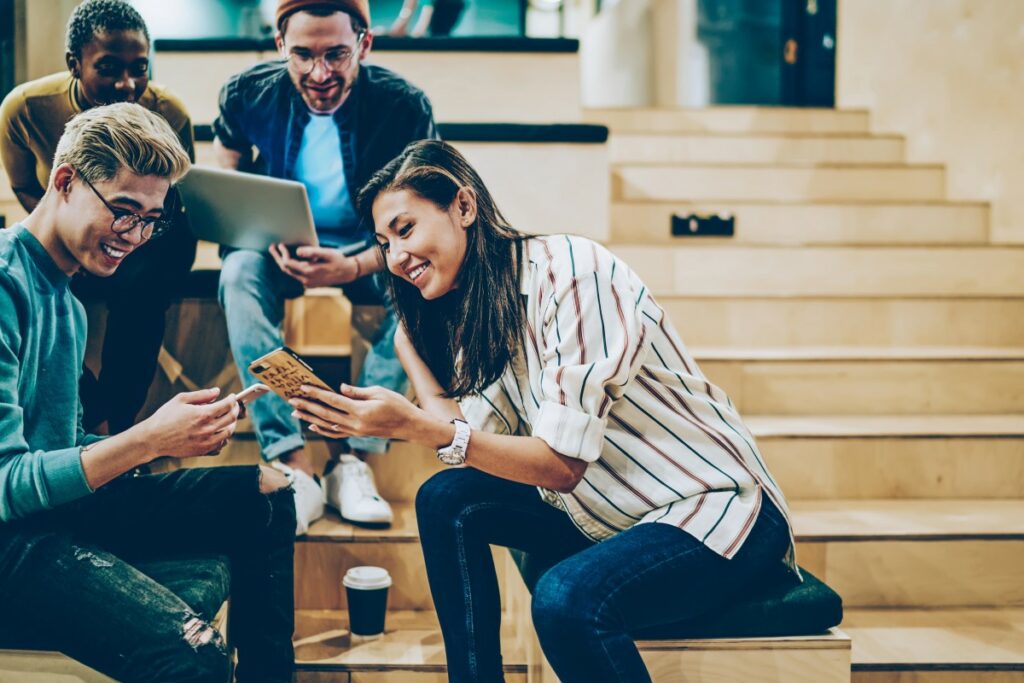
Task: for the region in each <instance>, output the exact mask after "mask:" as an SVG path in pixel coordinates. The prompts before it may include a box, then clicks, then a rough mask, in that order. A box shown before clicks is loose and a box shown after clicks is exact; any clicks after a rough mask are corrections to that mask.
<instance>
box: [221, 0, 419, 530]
mask: <svg viewBox="0 0 1024 683" xmlns="http://www.w3.org/2000/svg"><path fill="white" fill-rule="evenodd" d="M277 26H278V32H277V36H276V42H277V47H278V50H279V51H280V54H281V57H282V58H283V59H282V60H280V61H275V62H268V63H264V64H259V65H257V66H254V67H252V68H250V69H248V70H247V71H245V72H243V73H241V74H239V75H237V76H234V77H233V78H232V79H231V80H230V81H228V83H227V84H226V85H224V87H223V88H222V89H221V93H220V115H219V117H218V118H217V120H216V122H215V123H214V132H215V134H216V140H215V143H214V144H215V148H216V153H217V159H218V161H219V163H220V164H221V165H222V166H224V167H227V168H235V169H242V170H257V169H258V170H259V171H261V172H263V173H266V174H267V175H270V176H273V177H277V178H289V179H294V180H299V181H301V182H302V183H304V184H305V186H306V190H307V194H308V196H309V203H310V207H311V209H312V212H313V219H314V223H315V224H316V228H317V235H318V239H319V241H320V245H321V246H319V247H311V246H304V247H300V248H298V249H296V250H295V251H294V252H293V251H290V250H289V249H288V248H287V247H285V246H284V245H277V246H275V247H274V248H272V249H271V250H270V251H269V252H268V253H261V252H257V251H252V250H244V249H240V250H234V251H229V250H224V253H223V265H222V268H221V276H220V300H221V303H222V305H223V306H224V311H225V314H226V317H227V323H228V333H229V337H230V340H231V350H232V352H233V354H234V357H235V362H236V363H237V365H238V370H239V373H240V374H241V376H242V378H243V382H244V383H245V384H246V385H250V384H252V383H254V382H255V381H256V378H255V377H253V376H252V375H251V374H250V373H249V371H248V369H247V368H248V364H249V363H250V362H251V361H253V360H255V359H256V358H258V357H260V356H262V355H263V354H265V353H268V352H270V351H272V350H274V349H275V348H277V347H279V346H281V345H282V343H283V337H282V333H281V323H282V320H283V318H284V303H285V299H287V298H291V297H295V296H298V295H300V294H301V293H302V292H303V289H304V288H310V287H325V286H340V287H342V288H343V289H344V291H345V295H346V296H347V297H348V299H349V300H350V301H351V302H352V304H353V312H352V327H353V331H354V332H355V334H354V335H353V337H355V338H354V339H353V354H352V360H353V362H352V368H353V374H355V373H356V368H357V367H359V366H361V370H360V372H359V379H358V384H360V385H364V386H365V385H380V386H384V387H387V388H389V389H392V390H396V391H403V389H404V387H405V384H406V378H405V373H404V371H403V370H402V366H401V363H399V361H398V359H397V357H396V356H395V352H394V343H393V338H394V332H395V329H396V325H397V323H396V320H395V315H394V312H393V311H391V309H390V307H388V306H386V305H385V302H384V298H383V295H382V293H381V291H380V290H379V289H378V288H377V286H376V285H375V283H374V278H373V277H371V276H372V275H373V274H374V273H376V272H378V271H379V270H380V269H381V265H380V262H379V260H378V254H377V252H376V249H375V248H374V242H373V241H372V240H371V239H370V234H369V232H368V231H367V230H366V229H365V228H364V227H361V226H360V225H359V218H358V215H357V213H356V210H355V207H354V197H355V196H356V194H357V193H358V191H359V189H360V188H361V187H362V186H363V185H364V184H365V183H366V182H367V181H368V180H369V179H370V177H371V176H372V175H373V174H374V173H375V172H377V171H378V170H379V169H381V168H382V167H383V166H384V165H385V164H386V163H387V162H389V161H390V160H391V159H392V158H394V157H396V156H397V155H398V154H399V153H400V152H401V151H402V150H403V149H404V148H405V147H406V145H408V144H409V143H410V142H413V141H416V140H421V139H425V138H436V137H437V132H436V129H435V126H434V120H433V113H432V110H431V106H430V102H429V100H428V99H427V97H426V96H425V95H424V94H423V93H422V92H421V91H420V90H418V89H417V88H415V87H414V86H412V85H411V84H409V83H408V82H406V81H405V80H403V79H402V78H401V77H400V76H398V75H397V74H395V73H392V72H391V71H388V70H387V69H384V68H382V67H379V66H375V65H368V64H363V63H362V62H363V60H364V59H365V58H366V57H367V55H368V54H369V53H370V49H371V46H372V44H373V34H372V32H371V31H370V29H369V26H370V9H369V3H368V2H367V0H334V1H326V0H280V1H279V2H278V7H277ZM254 150H255V151H256V152H258V158H254V154H253V152H254ZM360 245H365V247H362V248H361V247H360ZM353 250H355V251H356V252H357V253H355V254H354V255H351V256H347V255H345V252H350V251H353ZM361 357H362V358H361ZM360 360H362V362H361V363H360ZM292 412H293V409H292V407H291V406H289V405H288V404H287V403H285V402H284V400H282V399H280V398H278V397H276V396H274V397H270V398H265V399H262V400H260V401H258V402H257V403H255V404H254V405H253V407H252V410H251V415H252V418H253V421H254V423H255V426H256V433H257V437H258V439H259V442H260V447H261V451H262V454H263V457H264V459H266V460H267V461H270V462H273V463H274V464H275V465H277V466H278V467H280V468H281V469H283V470H285V471H286V472H287V473H288V475H289V476H290V477H292V479H293V484H294V487H295V491H296V513H297V515H296V516H297V518H298V521H297V524H296V533H297V534H302V533H305V531H306V529H307V528H308V526H309V524H310V523H311V522H313V521H314V520H315V519H317V518H318V517H320V516H322V515H323V512H324V497H325V489H326V499H327V503H328V504H330V505H331V506H332V507H335V508H336V509H338V511H339V512H340V514H341V516H342V517H343V518H345V519H347V520H349V521H352V522H355V523H359V524H373V525H386V524H390V523H391V521H392V511H391V507H390V505H388V503H387V501H385V500H384V499H383V498H381V497H380V495H379V493H378V492H377V488H376V484H375V482H374V481H373V476H372V473H371V472H370V469H369V467H368V466H367V465H366V463H365V462H364V461H363V459H364V458H365V456H366V455H367V454H370V453H381V452H384V451H385V450H386V449H387V442H386V441H383V440H381V439H372V438H359V439H352V440H351V441H350V442H349V443H348V444H347V445H343V446H342V450H343V452H341V453H335V455H337V456H339V460H340V462H339V463H337V464H334V463H331V464H329V467H331V468H332V469H330V470H329V471H328V472H327V474H326V476H325V478H324V481H323V487H321V484H320V482H319V481H318V479H317V476H316V475H317V473H316V471H315V470H314V465H313V459H312V457H311V455H310V454H309V452H308V451H306V450H305V441H304V439H303V436H302V430H301V427H300V426H299V423H298V421H297V420H296V419H295V418H294V417H293V416H292ZM349 449H351V452H348V450H349Z"/></svg>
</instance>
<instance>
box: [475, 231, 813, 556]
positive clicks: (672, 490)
mask: <svg viewBox="0 0 1024 683" xmlns="http://www.w3.org/2000/svg"><path fill="white" fill-rule="evenodd" d="M521 293H522V296H523V302H524V304H525V316H524V317H525V323H526V325H525V327H526V329H525V330H524V333H523V353H522V354H520V355H519V356H517V357H516V359H515V360H514V361H513V362H512V363H511V364H510V365H509V367H508V368H507V369H506V370H505V373H504V374H503V375H502V377H501V378H500V379H499V380H498V381H497V382H495V383H494V384H493V385H491V386H490V387H488V388H487V389H486V390H484V391H483V392H482V393H481V394H479V395H473V396H469V397H466V398H464V399H463V400H462V401H461V405H462V410H463V412H464V414H465V415H466V418H467V420H468V421H469V423H470V425H471V426H472V427H473V428H475V429H480V430H486V431H491V432H497V433H503V434H518V435H532V436H534V437H538V438H540V439H543V440H544V441H545V442H547V444H548V445H550V446H551V448H552V449H554V450H555V451H556V452H558V453H561V454H562V455H565V456H568V457H573V458H580V459H582V460H585V461H587V462H588V463H590V464H589V465H588V467H587V470H586V472H585V474H584V476H583V479H582V481H580V483H579V485H578V486H577V487H576V489H575V490H574V491H573V492H572V493H557V492H554V491H549V490H546V489H541V495H542V496H543V497H544V499H545V500H547V501H548V502H549V503H551V504H552V505H555V506H556V507H559V508H561V509H563V510H565V512H566V513H567V514H568V515H569V516H570V517H571V518H572V520H573V522H574V523H575V524H576V526H577V527H579V529H580V530H581V531H582V532H583V533H584V534H586V535H587V536H589V537H591V538H593V539H595V540H602V539H605V538H608V537H610V536H613V535H615V534H616V533H618V532H620V531H623V530H625V529H628V528H630V527H631V526H633V525H634V524H641V523H647V522H658V523H662V524H673V525H675V526H678V527H679V528H681V529H683V530H684V531H686V532H687V533H689V534H691V535H692V536H694V537H695V538H697V539H699V540H700V541H701V542H703V543H704V544H705V545H706V546H707V547H708V548H710V549H711V550H713V551H714V552H716V553H718V554H719V555H722V556H724V557H727V558H729V557H732V556H733V555H735V554H736V552H737V551H738V550H739V548H740V547H741V546H742V545H743V541H744V540H745V539H746V537H747V535H748V534H749V533H750V530H751V528H753V526H754V522H755V521H756V519H757V515H758V512H759V511H760V509H761V501H762V496H764V495H767V496H769V497H770V498H771V500H772V501H774V503H775V505H776V506H777V507H778V508H779V510H780V511H781V512H782V513H783V514H784V515H786V517H787V519H788V517H789V513H788V509H787V506H786V501H785V499H784V497H783V495H782V492H781V491H780V490H779V487H778V484H776V482H775V481H774V480H773V479H772V476H771V474H770V473H769V472H768V469H767V467H766V466H765V463H764V459H763V458H762V457H761V454H760V453H759V452H758V450H757V446H756V444H755V443H754V438H753V437H752V436H751V434H750V431H749V430H748V429H747V427H746V426H745V425H744V424H743V421H742V420H741V419H740V416H739V414H738V413H737V412H736V409H735V408H733V405H732V402H731V401H730V400H729V397H728V396H726V395H725V392H723V391H722V390H721V389H719V388H718V387H716V386H715V385H714V384H712V383H711V382H710V381H708V379H707V378H706V377H704V374H703V373H702V372H701V371H700V368H698V367H697V364H696V363H695V362H694V360H693V358H692V357H691V356H690V355H689V353H688V352H687V350H686V347H685V346H684V345H683V342H682V341H681V340H680V339H679V335H678V334H677V333H676V331H675V329H674V328H673V326H672V323H671V322H670V321H669V319H668V317H667V316H666V314H665V311H664V310H662V308H661V307H660V306H659V305H658V303H657V302H656V301H655V300H654V297H653V296H651V294H650V292H649V291H648V290H647V288H646V287H645V286H644V283H643V282H642V281H641V280H640V278H639V277H638V276H637V274H636V273H635V272H633V270H632V269H630V268H629V266H627V265H626V264H625V263H624V262H623V261H621V260H619V259H618V258H616V257H615V256H614V255H613V254H612V253H611V252H609V251H608V250H607V249H605V248H604V247H602V246H600V245H598V244H596V243H595V242H592V241H590V240H587V239H584V238H580V237H573V236H567V235H558V236H551V237H537V238H533V239H530V240H528V241H527V242H526V243H525V245H524V247H523V259H522V272H521ZM787 563H788V564H790V566H792V567H793V568H794V570H795V567H796V565H795V559H794V556H793V550H792V545H791V548H790V552H789V554H788V557H787Z"/></svg>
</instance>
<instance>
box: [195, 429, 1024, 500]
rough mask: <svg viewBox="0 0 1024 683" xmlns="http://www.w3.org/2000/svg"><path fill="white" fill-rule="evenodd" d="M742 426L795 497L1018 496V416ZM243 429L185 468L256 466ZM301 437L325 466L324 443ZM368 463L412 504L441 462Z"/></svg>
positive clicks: (1022, 470) (1021, 489)
mask: <svg viewBox="0 0 1024 683" xmlns="http://www.w3.org/2000/svg"><path fill="white" fill-rule="evenodd" d="M745 422H746V424H747V426H748V427H749V428H750V430H751V432H752V433H753V435H754V436H755V438H756V439H757V444H758V448H759V449H760V451H761V453H762V454H763V455H764V456H765V459H766V460H767V461H768V467H769V470H770V471H771V472H772V475H773V476H774V477H775V479H776V481H778V482H779V485H780V486H781V487H782V490H783V491H785V492H786V496H787V497H788V498H790V499H791V500H822V499H824V500H828V499H842V498H855V499H864V498H868V499H871V498H893V499H906V498H910V499H915V498H926V499H934V498H997V499H998V498H1024V415H899V416H893V415H853V416H849V415H845V416H844V415H838V416H836V415H826V416H763V415H746V416H745ZM247 428H248V426H245V427H243V428H242V429H240V432H242V433H238V432H236V435H235V437H234V438H233V439H232V440H231V442H229V444H228V445H227V447H226V448H225V449H224V450H223V451H222V452H221V454H220V455H218V456H215V457H212V458H192V459H189V460H184V461H180V462H181V464H182V465H183V466H185V467H210V466H223V465H254V464H257V463H259V462H260V454H259V445H258V444H257V443H256V439H255V436H254V435H253V434H252V433H251V431H250V432H245V431H243V429H247ZM307 437H308V441H307V448H308V449H309V450H310V452H311V454H312V455H313V459H314V462H316V464H317V467H318V468H319V469H320V471H322V468H323V465H324V463H325V462H326V461H327V459H328V448H327V444H326V443H325V442H324V440H323V439H321V438H320V437H318V436H317V435H315V434H314V435H307ZM175 462H177V461H175ZM367 462H368V464H369V465H370V468H371V469H372V470H373V472H374V477H375V479H376V482H377V488H378V490H379V491H380V494H381V496H383V497H384V499H385V500H388V501H391V502H395V503H403V502H404V503H409V502H412V501H413V500H415V497H416V491H417V490H418V489H419V487H420V485H421V484H422V483H423V482H424V481H426V480H427V479H428V478H429V477H431V476H432V475H433V474H435V473H436V472H438V471H440V470H441V469H442V468H443V465H441V464H440V463H439V462H438V460H437V458H436V456H435V455H434V452H433V451H431V450H429V449H427V448H423V447H421V446H416V445H413V444H408V443H394V444H392V446H391V450H390V452H389V453H387V454H382V455H371V456H369V458H368V459H367Z"/></svg>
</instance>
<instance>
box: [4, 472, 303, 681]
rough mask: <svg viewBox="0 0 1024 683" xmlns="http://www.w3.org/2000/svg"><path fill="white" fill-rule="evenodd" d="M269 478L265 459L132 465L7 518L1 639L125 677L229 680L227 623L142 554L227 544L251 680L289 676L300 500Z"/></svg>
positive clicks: (242, 663) (212, 551)
mask: <svg viewBox="0 0 1024 683" xmlns="http://www.w3.org/2000/svg"><path fill="white" fill-rule="evenodd" d="M259 480H260V472H259V469H258V468H257V467H255V466H252V467H218V468H208V469H182V470H177V471H175V472H171V473H168V474H153V475H144V476H138V477H123V478H121V479H118V480H116V481H114V482H111V483H110V484H108V485H106V486H104V487H103V488H101V489H100V490H99V491H97V492H96V493H94V494H93V495H91V496H88V497H87V498H84V499H81V500H79V501H75V502H74V503H71V504H69V505H65V506H62V507H59V508H56V509H54V510H50V511H47V512H44V513H40V514H38V515H34V516H33V517H30V518H28V519H25V520H18V521H15V522H11V523H7V524H0V642H2V643H4V644H9V643H12V642H13V643H41V644H45V646H46V647H49V648H51V649H57V650H60V651H62V652H64V653H66V654H68V655H69V656H71V657H74V658H75V659H77V660H79V661H81V662H83V663H85V664H87V665H89V666H91V667H93V668H94V669H97V670H98V671H101V672H103V673H105V674H107V675H109V676H111V677H113V678H115V679H117V680H118V681H123V682H125V683H127V682H128V681H176V682H181V683H184V682H192V681H196V682H198V681H203V682H206V681H210V682H213V681H216V682H217V683H226V681H228V675H229V670H230V667H229V659H228V653H227V651H226V649H225V647H224V644H223V642H222V641H221V638H220V634H219V633H217V632H215V631H213V630H212V629H211V628H210V627H209V626H208V624H207V623H206V621H205V620H204V619H203V618H202V617H201V616H200V615H198V614H196V613H195V612H194V611H193V610H192V609H191V608H190V607H189V606H188V605H187V604H186V603H185V602H184V601H183V600H182V599H181V597H179V595H178V594H175V593H174V592H172V591H171V590H170V589H168V588H166V587H165V586H163V585H161V584H159V583H157V582H156V581H154V580H153V579H151V578H149V577H148V576H147V575H145V574H143V573H142V572H140V571H139V570H138V569H137V568H136V566H135V565H136V564H138V565H141V566H144V563H145V562H147V561H151V560H153V559H163V558H173V557H176V556H179V557H180V556H195V555H201V554H209V555H222V556H226V557H228V559H229V560H230V565H231V611H230V621H229V631H230V635H231V641H232V644H233V645H234V646H236V647H237V650H238V666H237V668H236V671H235V674H236V677H237V681H238V683H254V682H264V681H265V682H267V683H272V682H273V683H277V682H279V681H280V682H282V683H283V682H285V681H289V682H290V681H291V680H292V670H293V668H294V651H293V649H292V631H293V630H294V620H295V616H294V598H293V586H292V574H293V557H294V540H295V500H294V495H293V492H292V491H291V490H290V489H284V490H281V491H277V492H274V493H272V494H269V495H264V494H262V493H260V490H259ZM196 580H197V581H199V580H201V579H200V578H198V577H197V578H196ZM179 592H181V591H179Z"/></svg>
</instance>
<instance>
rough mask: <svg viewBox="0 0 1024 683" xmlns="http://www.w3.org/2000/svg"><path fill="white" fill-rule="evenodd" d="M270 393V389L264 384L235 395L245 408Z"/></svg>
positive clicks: (259, 383) (257, 384)
mask: <svg viewBox="0 0 1024 683" xmlns="http://www.w3.org/2000/svg"><path fill="white" fill-rule="evenodd" d="M269 393H270V387H268V386H267V385H266V384H263V383H262V382H257V383H256V384H253V385H252V386H251V387H249V388H248V389H244V390H242V391H240V392H238V393H237V394H235V400H236V401H238V402H239V403H241V404H242V405H243V406H245V405H248V404H250V403H252V402H253V401H255V400H256V399H258V398H259V397H261V396H266V395H267V394H269Z"/></svg>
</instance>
